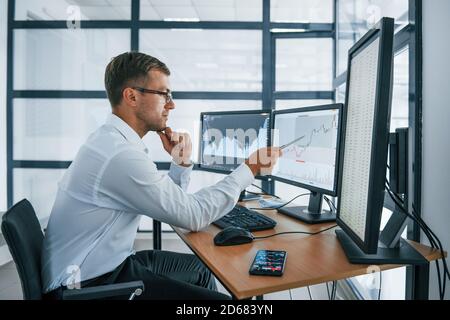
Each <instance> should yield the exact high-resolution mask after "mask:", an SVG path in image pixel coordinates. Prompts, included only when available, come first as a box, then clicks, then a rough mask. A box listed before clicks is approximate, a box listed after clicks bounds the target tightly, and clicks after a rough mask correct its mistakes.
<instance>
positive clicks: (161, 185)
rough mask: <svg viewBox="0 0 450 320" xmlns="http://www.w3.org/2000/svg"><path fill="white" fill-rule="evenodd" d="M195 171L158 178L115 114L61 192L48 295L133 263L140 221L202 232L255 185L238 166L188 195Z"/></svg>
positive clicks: (47, 271)
mask: <svg viewBox="0 0 450 320" xmlns="http://www.w3.org/2000/svg"><path fill="white" fill-rule="evenodd" d="M191 171H192V166H191V167H188V168H186V167H182V166H178V165H177V164H175V163H172V164H171V166H170V170H169V174H168V175H165V174H161V173H159V172H158V170H157V168H156V165H155V163H154V162H153V161H152V159H151V157H150V155H148V149H147V148H146V147H145V144H144V143H143V142H142V140H141V139H140V137H139V136H138V134H137V133H136V132H135V131H134V130H133V129H132V128H131V127H130V126H128V124H127V123H126V122H124V121H123V120H122V119H120V118H119V117H117V116H115V115H113V114H111V115H110V116H109V118H108V120H107V122H106V124H105V125H103V126H102V127H100V128H99V129H98V130H97V131H95V132H94V133H92V134H91V135H90V136H89V138H88V140H87V141H86V143H85V144H84V145H83V146H82V147H81V148H80V150H79V152H78V154H77V155H76V157H75V159H74V161H73V162H72V164H71V165H70V167H69V169H68V170H67V171H66V173H65V175H64V176H63V178H62V179H61V181H60V182H59V184H58V192H57V195H56V199H55V203H54V205H53V208H52V212H51V215H50V220H49V223H48V226H47V230H46V234H45V239H44V243H43V252H42V281H43V288H44V292H49V291H51V290H53V289H56V288H58V287H59V286H61V285H70V284H71V283H76V282H80V281H84V280H88V279H92V278H95V277H98V276H100V275H103V274H105V273H108V272H111V271H113V270H114V269H115V268H116V267H117V266H119V265H120V264H121V263H122V262H123V261H124V260H125V259H126V258H127V257H128V256H129V255H131V254H134V251H133V243H134V239H135V236H136V232H137V229H138V226H139V221H140V217H141V215H146V216H149V217H151V218H154V219H156V220H159V221H162V222H165V223H168V224H171V225H174V226H177V227H181V228H185V229H188V230H193V231H198V230H200V229H202V228H204V227H206V226H208V225H209V224H210V223H212V222H213V221H215V220H217V219H218V218H220V217H222V216H223V215H225V214H226V213H227V212H229V211H230V210H231V209H232V208H233V206H234V205H235V204H236V202H237V200H238V197H239V194H240V192H241V191H242V190H244V189H245V188H246V187H247V186H249V185H250V184H251V183H252V182H253V180H254V177H253V174H252V172H251V171H250V169H249V168H248V166H247V165H245V164H241V165H240V166H239V167H238V168H237V169H236V170H234V172H232V173H231V174H230V175H228V176H226V177H225V178H224V179H223V180H221V181H219V182H218V183H217V184H215V185H213V186H210V187H206V188H203V189H201V190H200V191H198V192H196V193H194V194H188V193H186V188H187V186H188V183H189V175H190V172H191Z"/></svg>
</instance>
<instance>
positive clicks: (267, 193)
mask: <svg viewBox="0 0 450 320" xmlns="http://www.w3.org/2000/svg"><path fill="white" fill-rule="evenodd" d="M252 186H253V187H255V188H258V189H259V190H261V191H262V192H263V193H262V194H265V195H268V196H272V197H275V198H277V199H280V197H279V196H277V195H275V194H271V193H269V192H267V191H266V190H264V189H263V188H261V187H260V186H258V185H256V184H254V183H252ZM247 192H250V191H247ZM250 193H253V194H258V193H256V192H250ZM259 194H261V193H259Z"/></svg>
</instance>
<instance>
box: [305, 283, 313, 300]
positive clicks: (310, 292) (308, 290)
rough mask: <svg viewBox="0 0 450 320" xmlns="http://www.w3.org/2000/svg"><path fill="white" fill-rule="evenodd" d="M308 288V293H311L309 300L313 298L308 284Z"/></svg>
mask: <svg viewBox="0 0 450 320" xmlns="http://www.w3.org/2000/svg"><path fill="white" fill-rule="evenodd" d="M306 287H307V288H308V294H309V300H312V299H313V298H312V295H311V290H310V289H309V286H306Z"/></svg>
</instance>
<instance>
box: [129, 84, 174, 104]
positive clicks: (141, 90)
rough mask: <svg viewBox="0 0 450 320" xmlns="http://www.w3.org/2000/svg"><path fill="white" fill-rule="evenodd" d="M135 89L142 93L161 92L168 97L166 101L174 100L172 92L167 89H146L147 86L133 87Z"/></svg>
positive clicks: (160, 93)
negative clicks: (165, 90)
mask: <svg viewBox="0 0 450 320" xmlns="http://www.w3.org/2000/svg"><path fill="white" fill-rule="evenodd" d="M132 88H133V89H135V90H137V91H140V92H142V93H154V94H159V95H161V96H164V98H165V99H166V103H170V102H171V101H172V92H170V91H167V92H164V91H158V90H150V89H145V88H141V87H132Z"/></svg>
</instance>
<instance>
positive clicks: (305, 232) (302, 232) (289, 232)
mask: <svg viewBox="0 0 450 320" xmlns="http://www.w3.org/2000/svg"><path fill="white" fill-rule="evenodd" d="M336 227H337V224H335V225H334V226H331V227H329V228H326V229H323V230H320V231H317V232H307V231H286V232H279V233H274V234H271V235H268V236H264V237H254V238H253V239H254V240H258V239H266V238H270V237H275V236H279V235H282V234H293V233H301V234H308V235H311V236H314V235H316V234H319V233H322V232H325V231H328V230H330V229H333V228H336Z"/></svg>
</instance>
